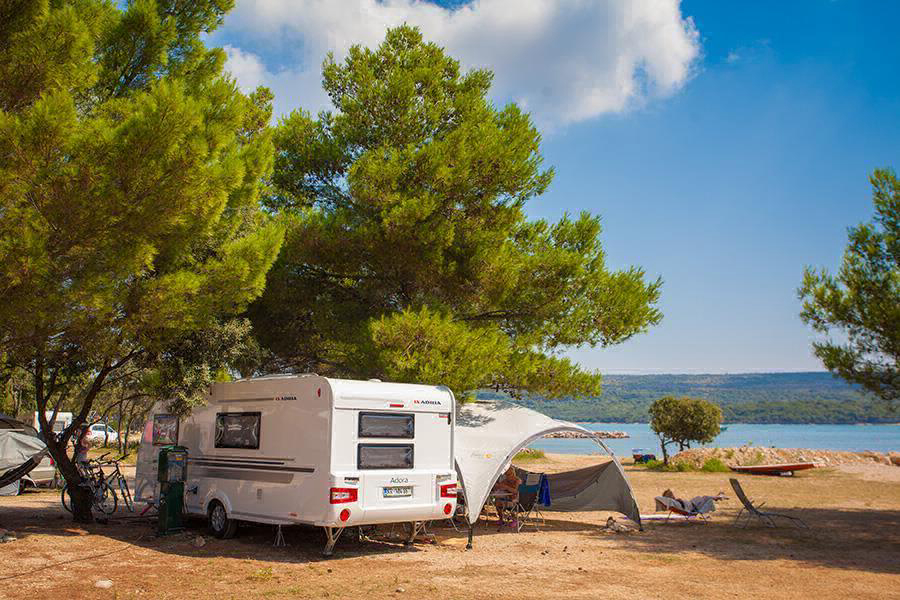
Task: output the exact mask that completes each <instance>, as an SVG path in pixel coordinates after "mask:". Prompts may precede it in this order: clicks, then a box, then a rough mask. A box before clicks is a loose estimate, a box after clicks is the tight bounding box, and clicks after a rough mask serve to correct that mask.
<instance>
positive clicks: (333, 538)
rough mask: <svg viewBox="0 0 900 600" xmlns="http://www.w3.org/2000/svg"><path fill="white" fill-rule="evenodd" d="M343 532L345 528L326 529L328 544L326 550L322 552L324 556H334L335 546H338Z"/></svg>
mask: <svg viewBox="0 0 900 600" xmlns="http://www.w3.org/2000/svg"><path fill="white" fill-rule="evenodd" d="M343 532H344V528H343V527H326V528H325V535H326V537H328V542H327V543H326V544H325V549H324V550H322V556H331V555H332V554H334V545H335V544H337V541H338V538H339V537H341V534H342V533H343Z"/></svg>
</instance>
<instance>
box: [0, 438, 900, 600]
mask: <svg viewBox="0 0 900 600" xmlns="http://www.w3.org/2000/svg"><path fill="white" fill-rule="evenodd" d="M598 460H601V459H600V458H599V457H596V456H595V457H591V456H562V455H548V456H547V458H546V459H544V460H540V461H532V462H531V463H529V465H530V467H531V468H535V469H538V468H539V469H542V470H546V471H553V470H564V469H569V468H577V467H581V466H586V465H588V464H591V463H593V462H596V461H598ZM870 466H875V467H877V465H870ZM886 468H887V467H886ZM626 470H627V471H628V476H629V479H630V481H631V483H632V487H633V488H634V490H635V494H636V496H637V499H638V503H639V505H640V506H641V508H642V510H643V511H644V512H651V511H652V510H653V497H654V496H656V495H658V494H659V493H661V492H662V490H664V489H666V488H671V489H673V490H674V491H675V493H676V494H677V495H678V496H681V497H691V496H695V495H700V494H715V493H717V492H719V491H722V490H724V491H725V492H726V493H728V492H730V487H729V485H728V478H729V477H730V476H731V475H730V474H727V473H656V472H649V471H646V470H644V469H641V468H634V467H630V466H627V465H626ZM898 471H900V469H898ZM873 478H877V472H876V471H871V472H870V471H866V472H862V471H860V472H855V471H847V470H845V469H843V468H841V469H840V470H839V469H815V470H812V471H807V472H804V473H799V474H798V475H797V476H795V477H761V476H756V477H754V476H749V475H740V476H738V479H740V480H741V482H742V484H743V486H744V489H745V490H747V492H748V494H750V495H751V496H752V497H754V498H756V499H758V500H765V501H766V507H767V508H769V509H770V510H774V511H781V512H786V513H789V514H793V515H796V516H801V517H803V519H805V520H806V521H807V522H808V523H809V524H810V526H811V527H812V530H811V531H808V532H807V531H802V530H798V529H794V528H790V527H783V528H778V529H770V528H765V527H760V526H758V525H754V526H751V527H748V528H747V529H741V528H735V527H733V526H732V521H733V519H734V516H735V515H736V512H737V508H738V503H737V501H736V500H734V499H732V500H726V501H725V502H723V503H721V504H720V506H719V510H718V511H717V512H716V513H714V515H713V518H712V520H711V522H710V523H709V524H702V523H693V522H690V523H685V522H671V523H653V524H650V523H648V524H647V526H646V529H645V531H643V532H637V531H634V532H630V533H614V532H612V531H610V530H608V529H606V528H605V526H604V525H605V523H606V518H607V515H606V514H598V513H570V514H563V513H550V512H548V513H546V516H547V522H546V523H545V525H544V526H542V527H541V529H540V531H532V530H527V531H523V532H522V533H514V532H511V531H509V530H501V531H498V528H497V526H496V524H495V523H493V522H484V523H482V524H480V525H479V526H478V529H477V535H476V538H475V548H474V550H471V551H466V550H465V536H464V535H463V534H462V533H457V532H456V531H454V530H453V529H452V528H449V527H445V526H442V525H440V524H436V525H434V526H433V527H432V528H431V530H430V531H431V532H432V534H433V541H434V543H424V541H423V543H417V544H416V545H415V546H414V547H412V548H404V547H403V546H402V545H400V544H398V543H396V542H394V541H392V540H391V539H390V538H383V539H382V540H380V541H371V542H359V541H356V540H353V539H342V540H341V542H340V543H339V544H338V547H337V551H336V555H335V557H334V558H332V559H330V560H323V559H322V558H321V557H320V555H319V551H320V550H321V547H322V544H323V541H324V540H323V536H322V534H321V532H320V531H318V530H314V529H307V528H300V527H293V528H288V529H286V530H285V537H286V538H287V542H288V544H289V545H288V546H287V547H284V548H276V547H273V546H272V542H273V530H272V528H271V527H256V526H248V527H243V528H241V529H240V530H239V532H238V536H237V537H236V538H235V539H232V540H217V539H214V538H210V537H208V536H206V532H205V530H204V529H203V526H204V524H203V523H202V522H196V523H191V529H190V530H189V531H188V532H187V533H185V534H180V535H175V536H169V537H165V538H157V537H155V535H154V529H153V526H152V524H151V523H149V522H141V521H135V520H133V519H124V518H122V519H113V520H111V521H110V522H109V523H108V524H99V523H97V524H92V525H89V526H79V525H74V524H72V523H71V522H70V521H69V520H68V518H67V517H66V516H65V515H64V514H63V512H62V510H61V509H60V507H59V501H58V494H57V493H56V492H52V491H48V492H30V493H26V494H24V495H22V496H19V497H13V498H0V526H4V527H8V528H10V529H14V530H15V531H16V533H17V534H18V540H17V541H15V542H10V543H7V544H2V545H0V582H2V585H0V598H65V599H66V600H74V599H78V598H92V599H104V598H154V599H156V598H213V597H215V598H239V599H241V600H247V599H250V598H264V597H265V598H268V597H271V598H326V597H327V598H358V597H365V598H367V599H373V598H397V597H401V596H410V597H425V596H429V597H435V598H444V597H447V598H521V597H523V596H526V597H529V598H560V597H565V598H597V597H603V598H665V599H666V600H671V599H674V598H681V597H691V598H710V599H711V598H715V599H721V598H728V597H733V598H773V597H778V598H816V599H817V600H821V599H826V598H847V597H854V598H900V482H898V481H896V480H895V479H891V480H888V479H886V478H880V479H877V480H875V479H873ZM199 537H202V539H203V543H202V544H201V543H200V542H199V541H198V538H199ZM98 581H99V582H103V585H106V583H105V582H106V581H109V582H111V583H110V584H109V587H108V588H102V587H97V586H96V584H97V582H98Z"/></svg>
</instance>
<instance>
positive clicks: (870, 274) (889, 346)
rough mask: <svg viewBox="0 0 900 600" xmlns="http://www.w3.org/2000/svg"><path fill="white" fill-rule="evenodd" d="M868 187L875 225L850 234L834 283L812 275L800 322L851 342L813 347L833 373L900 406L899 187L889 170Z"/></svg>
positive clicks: (865, 225) (806, 284) (807, 273)
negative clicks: (870, 191) (870, 190)
mask: <svg viewBox="0 0 900 600" xmlns="http://www.w3.org/2000/svg"><path fill="white" fill-rule="evenodd" d="M869 180H870V182H871V183H872V201H873V204H874V205H875V217H874V219H873V221H872V222H871V223H863V224H860V225H857V226H856V227H851V228H850V230H849V235H848V238H849V241H848V244H847V249H846V250H845V251H844V259H843V262H842V264H841V268H840V270H839V271H838V273H837V275H831V274H829V273H828V272H826V271H825V270H821V271H817V270H814V269H812V268H809V267H807V269H806V271H805V272H804V275H803V285H802V286H801V287H800V290H799V292H798V294H799V296H800V299H802V300H803V312H801V313H800V316H801V318H802V319H803V320H804V321H805V322H806V323H808V324H809V325H811V326H812V327H813V329H815V330H816V331H817V332H819V333H823V334H829V333H831V332H833V331H836V332H838V333H839V335H840V336H841V337H846V340H847V341H846V343H840V342H835V341H832V340H828V341H824V342H815V343H814V344H813V351H814V352H815V354H816V356H818V357H819V359H820V360H821V361H822V363H823V364H824V365H825V367H826V368H827V369H828V370H829V371H831V372H832V373H834V374H835V375H838V376H840V377H842V378H844V379H846V380H847V381H850V382H852V383H857V384H859V385H861V386H862V387H863V388H865V389H866V390H868V391H870V392H872V393H873V394H875V395H877V396H878V397H880V398H882V399H884V400H886V401H887V402H890V403H893V402H896V401H897V400H898V399H900V181H898V179H897V177H896V175H895V174H894V173H893V172H892V171H890V170H884V169H879V170H876V171H875V173H874V174H873V175H872V176H871V177H870V179H869Z"/></svg>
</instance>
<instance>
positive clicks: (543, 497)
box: [538, 475, 550, 506]
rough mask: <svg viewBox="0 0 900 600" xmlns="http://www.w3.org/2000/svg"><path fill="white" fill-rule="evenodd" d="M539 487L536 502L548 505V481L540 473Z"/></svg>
mask: <svg viewBox="0 0 900 600" xmlns="http://www.w3.org/2000/svg"><path fill="white" fill-rule="evenodd" d="M539 485H540V486H541V488H540V489H539V490H538V504H541V505H543V506H550V482H549V481H548V480H547V477H546V476H545V475H541V483H540V484H539Z"/></svg>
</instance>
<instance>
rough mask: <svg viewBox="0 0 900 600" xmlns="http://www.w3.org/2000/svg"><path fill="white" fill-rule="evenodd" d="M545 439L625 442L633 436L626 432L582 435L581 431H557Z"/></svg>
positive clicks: (597, 432)
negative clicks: (592, 439) (599, 439)
mask: <svg viewBox="0 0 900 600" xmlns="http://www.w3.org/2000/svg"><path fill="white" fill-rule="evenodd" d="M544 437H547V438H556V439H563V440H576V439H590V438H592V437H595V438H604V439H611V440H623V439H625V438H627V437H631V436H629V435H628V434H627V433H625V432H624V431H595V432H593V435H589V434H587V433H581V432H580V431H557V432H555V433H548V434H547V435H545V436H544Z"/></svg>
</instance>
